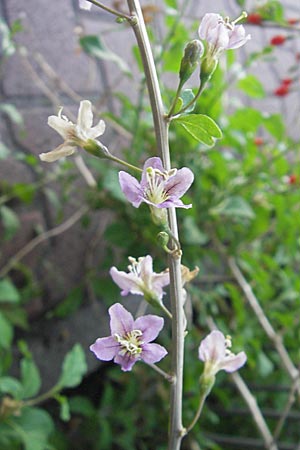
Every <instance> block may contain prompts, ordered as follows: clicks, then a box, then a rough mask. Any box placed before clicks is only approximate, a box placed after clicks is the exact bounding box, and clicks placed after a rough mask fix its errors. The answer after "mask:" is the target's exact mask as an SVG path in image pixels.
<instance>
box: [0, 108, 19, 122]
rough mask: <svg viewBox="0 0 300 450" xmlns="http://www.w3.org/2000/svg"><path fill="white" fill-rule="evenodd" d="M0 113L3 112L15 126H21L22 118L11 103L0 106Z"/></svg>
mask: <svg viewBox="0 0 300 450" xmlns="http://www.w3.org/2000/svg"><path fill="white" fill-rule="evenodd" d="M0 111H2V112H4V113H5V114H6V115H7V116H8V117H9V118H10V120H12V121H13V122H14V123H16V124H17V125H23V117H22V116H21V114H20V113H19V111H18V110H17V108H16V107H15V106H14V105H12V104H11V103H2V104H0Z"/></svg>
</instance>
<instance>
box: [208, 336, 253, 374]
mask: <svg viewBox="0 0 300 450" xmlns="http://www.w3.org/2000/svg"><path fill="white" fill-rule="evenodd" d="M230 347H231V338H230V336H227V337H226V338H225V336H224V335H223V333H221V331H218V330H214V331H212V332H211V333H210V334H209V335H208V336H207V337H206V338H205V339H203V341H202V342H201V344H200V347H199V359H201V361H203V362H204V363H205V368H204V371H205V373H206V374H209V375H211V376H214V375H215V374H216V373H217V372H218V371H219V370H225V372H234V371H236V370H238V369H239V368H240V367H242V366H243V365H244V364H245V362H246V360H247V356H246V354H245V352H240V353H238V354H237V355H235V354H234V353H232V352H231V351H230V350H229V349H230Z"/></svg>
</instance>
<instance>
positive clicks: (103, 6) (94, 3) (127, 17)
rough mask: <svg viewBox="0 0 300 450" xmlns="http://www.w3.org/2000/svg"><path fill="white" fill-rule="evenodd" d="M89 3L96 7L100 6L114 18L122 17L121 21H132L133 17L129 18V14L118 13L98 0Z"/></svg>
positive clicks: (91, 0)
mask: <svg viewBox="0 0 300 450" xmlns="http://www.w3.org/2000/svg"><path fill="white" fill-rule="evenodd" d="M87 1H88V2H90V3H92V4H93V5H95V6H98V7H99V8H101V9H104V11H107V12H109V13H111V14H113V15H114V16H117V17H120V18H121V19H126V20H128V21H130V20H131V17H129V16H128V15H127V14H124V13H122V12H121V11H117V10H116V9H113V8H110V7H109V6H106V5H104V4H103V3H101V2H97V1H96V0H87Z"/></svg>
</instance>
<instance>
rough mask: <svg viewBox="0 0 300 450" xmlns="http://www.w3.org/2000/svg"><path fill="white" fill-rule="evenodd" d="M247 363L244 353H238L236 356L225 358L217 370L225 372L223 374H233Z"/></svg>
mask: <svg viewBox="0 0 300 450" xmlns="http://www.w3.org/2000/svg"><path fill="white" fill-rule="evenodd" d="M246 361H247V356H246V353H245V352H240V353H238V354H237V355H229V356H226V357H225V358H224V359H223V360H222V361H220V362H219V363H218V370H225V372H230V373H231V372H235V371H236V370H238V369H240V368H241V367H242V366H243V365H244V364H245V362H246Z"/></svg>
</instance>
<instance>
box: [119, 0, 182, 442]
mask: <svg viewBox="0 0 300 450" xmlns="http://www.w3.org/2000/svg"><path fill="white" fill-rule="evenodd" d="M127 3H128V7H129V10H130V15H131V16H132V18H135V19H136V20H132V21H131V22H130V24H131V26H132V28H133V31H134V33H135V37H136V40H137V43H138V46H139V50H140V53H141V57H142V61H143V66H144V71H145V76H146V83H147V88H148V93H149V98H150V104H151V109H152V114H153V122H154V129H155V136H156V142H157V148H158V153H159V156H160V157H161V159H162V162H163V165H164V167H165V169H166V170H170V169H171V160H170V151H169V139H168V126H169V121H168V120H167V119H166V116H165V112H164V107H163V102H162V97H161V92H160V87H159V83H158V78H157V73H156V67H155V63H154V58H153V54H152V50H151V46H150V42H149V38H148V34H147V30H146V26H145V23H144V19H143V14H142V11H141V7H140V2H139V1H138V0H127ZM168 220H169V228H170V230H171V232H172V234H173V236H174V237H175V238H176V239H177V240H178V227H177V218H176V212H175V208H169V209H168ZM169 270H170V298H171V313H172V317H173V319H172V371H171V372H172V376H173V377H174V378H173V379H174V382H173V383H172V384H171V401H170V403H171V404H170V426H169V443H168V450H180V447H181V440H182V438H183V435H184V429H183V426H182V388H183V358H184V312H183V297H182V280H181V257H180V255H179V254H176V253H175V252H174V254H170V255H169Z"/></svg>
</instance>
